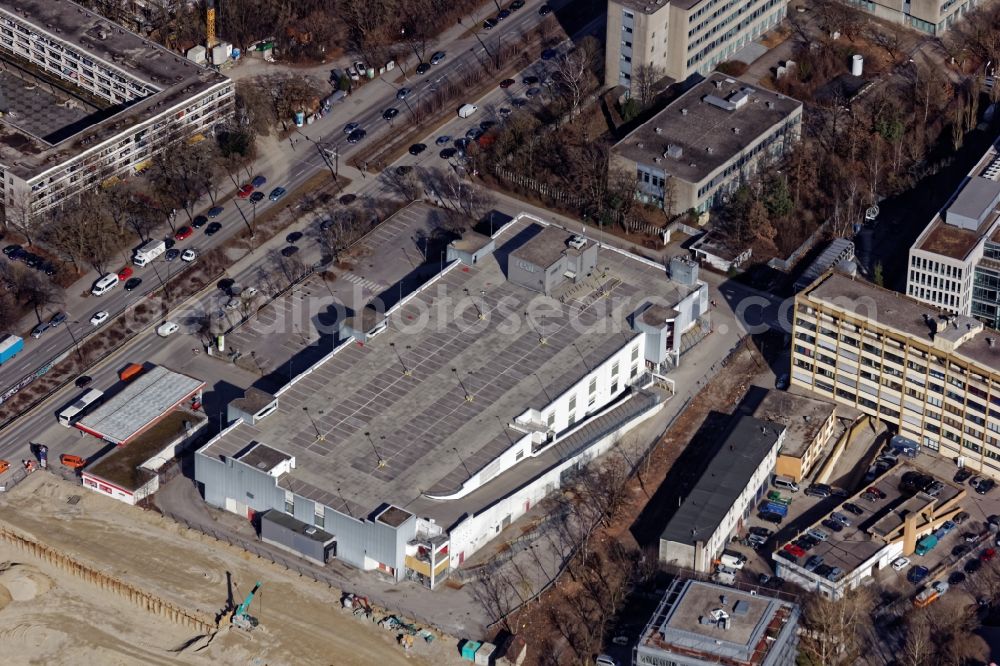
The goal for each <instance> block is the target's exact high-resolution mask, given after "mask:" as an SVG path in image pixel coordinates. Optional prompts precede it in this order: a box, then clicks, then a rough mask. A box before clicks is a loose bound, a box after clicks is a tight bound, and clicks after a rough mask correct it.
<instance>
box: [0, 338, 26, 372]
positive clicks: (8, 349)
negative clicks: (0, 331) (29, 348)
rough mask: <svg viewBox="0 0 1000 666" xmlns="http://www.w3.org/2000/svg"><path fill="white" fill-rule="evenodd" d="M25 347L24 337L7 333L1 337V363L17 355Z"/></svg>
mask: <svg viewBox="0 0 1000 666" xmlns="http://www.w3.org/2000/svg"><path fill="white" fill-rule="evenodd" d="M22 349H24V339H23V338H19V337H17V336H16V335H7V336H4V337H3V338H2V339H0V365H3V364H4V363H6V362H7V361H9V360H10V359H12V358H14V357H15V356H17V353H18V352H19V351H21V350H22Z"/></svg>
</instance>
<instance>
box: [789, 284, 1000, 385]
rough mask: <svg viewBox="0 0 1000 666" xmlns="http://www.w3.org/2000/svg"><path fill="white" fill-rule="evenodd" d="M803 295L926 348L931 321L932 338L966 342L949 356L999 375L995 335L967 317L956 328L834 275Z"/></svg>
mask: <svg viewBox="0 0 1000 666" xmlns="http://www.w3.org/2000/svg"><path fill="white" fill-rule="evenodd" d="M803 293H804V294H807V295H808V297H809V299H810V300H813V301H816V302H817V303H823V304H825V305H827V306H829V307H832V308H834V309H839V310H842V311H844V312H846V313H849V314H852V315H854V316H856V317H863V318H867V319H871V320H872V321H875V322H877V323H878V324H879V325H880V326H883V327H885V328H887V329H889V330H892V331H896V332H897V333H899V334H901V335H904V336H907V337H909V338H912V339H913V340H914V341H917V342H920V343H923V344H924V345H928V346H933V340H932V337H931V324H929V323H928V322H929V321H930V320H933V322H934V324H933V325H934V326H935V329H936V330H937V333H936V335H938V336H942V337H944V338H947V339H949V340H952V341H956V340H961V339H962V338H966V339H965V340H964V342H961V344H960V345H959V346H958V347H957V349H955V351H954V352H952V353H953V354H954V355H955V356H960V357H964V358H965V359H967V360H969V361H971V362H973V363H978V364H980V365H982V366H983V367H984V368H988V369H990V370H993V371H995V372H998V371H1000V341H998V340H997V337H998V336H997V333H996V332H995V331H988V330H987V329H985V328H984V327H983V325H982V324H981V323H980V322H978V321H976V320H974V319H971V318H969V317H959V318H958V319H957V320H956V323H957V324H958V327H957V328H956V327H955V326H953V325H949V324H946V323H945V322H944V321H943V320H941V319H939V318H938V312H937V310H935V309H934V308H933V307H931V306H929V305H926V304H924V303H920V302H919V301H915V300H913V299H911V298H909V297H907V296H904V295H903V294H901V293H899V292H896V291H890V290H888V289H883V288H881V287H877V286H875V285H874V284H872V283H870V282H866V281H864V280H862V279H857V278H850V277H848V276H846V275H843V274H842V273H838V272H836V271H834V272H831V273H830V274H829V275H827V276H826V277H824V278H822V280H821V281H819V282H817V283H816V284H815V285H814V286H813V287H812V288H811V289H807V290H806V291H805V292H803ZM990 339H993V340H994V341H995V344H994V345H993V346H990V344H989V342H987V340H990Z"/></svg>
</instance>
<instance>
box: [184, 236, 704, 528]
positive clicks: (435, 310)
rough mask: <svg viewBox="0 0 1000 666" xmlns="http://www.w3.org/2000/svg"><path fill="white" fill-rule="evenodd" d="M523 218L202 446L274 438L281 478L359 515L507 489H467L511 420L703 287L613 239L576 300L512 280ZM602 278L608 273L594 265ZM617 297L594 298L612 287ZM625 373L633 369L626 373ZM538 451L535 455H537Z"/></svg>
mask: <svg viewBox="0 0 1000 666" xmlns="http://www.w3.org/2000/svg"><path fill="white" fill-rule="evenodd" d="M540 226H541V225H539V224H537V223H534V222H533V221H532V220H531V219H530V218H521V219H518V220H517V221H515V222H512V223H511V224H510V225H508V226H507V227H506V228H505V229H504V230H503V231H502V232H500V233H499V234H498V235H497V250H496V252H495V253H494V254H492V255H490V256H487V257H484V258H481V259H480V260H479V261H478V263H477V264H476V265H475V266H464V265H461V264H458V263H453V264H451V265H449V266H448V267H446V268H445V270H444V272H443V273H442V274H441V275H440V276H439V277H437V278H436V279H435V280H433V281H431V282H430V283H428V284H426V285H425V286H424V287H423V288H422V290H421V291H419V292H417V293H415V294H414V295H413V296H412V298H410V299H408V300H404V303H403V305H402V306H401V307H400V308H398V309H396V310H395V311H393V312H391V313H390V317H389V326H388V329H387V330H386V331H384V332H382V333H379V334H378V335H376V336H374V337H372V338H370V339H369V340H368V341H367V342H365V343H364V344H363V345H361V344H357V343H350V344H345V345H343V346H341V347H339V348H338V351H337V352H336V353H335V354H333V355H332V356H330V357H329V358H328V360H326V361H325V362H322V363H320V364H318V365H316V366H314V367H313V368H312V369H311V371H309V372H308V373H307V374H304V375H302V376H300V377H299V378H298V379H297V381H296V382H295V383H294V384H293V385H292V386H290V387H288V388H287V389H285V390H283V392H282V393H281V395H280V397H279V407H278V410H277V411H276V412H274V413H273V414H271V415H270V416H268V417H266V418H264V419H263V420H261V421H259V422H258V423H257V424H256V426H253V427H252V426H249V425H247V424H240V425H239V426H237V427H235V428H234V429H232V430H231V431H230V432H228V433H227V434H226V435H224V436H223V437H221V438H219V439H218V440H216V441H215V442H213V443H212V444H211V445H210V446H208V447H207V448H205V449H203V450H202V454H203V455H207V456H212V457H229V456H234V455H236V454H237V453H238V452H240V451H242V450H244V449H246V448H247V447H248V446H249V445H250V444H251V443H253V442H263V443H265V444H270V445H273V446H274V447H275V448H277V449H280V450H281V451H284V452H287V453H288V454H290V455H292V456H294V457H295V458H296V467H295V469H294V470H292V471H291V472H289V473H288V474H285V475H283V476H282V477H281V479H280V481H279V484H280V485H281V486H282V487H285V488H287V489H289V490H292V491H293V492H295V493H296V494H299V495H302V496H305V497H308V498H310V499H313V500H315V501H318V502H320V503H323V504H325V505H326V506H329V507H332V508H334V509H337V510H343V511H345V512H347V513H350V514H351V515H355V516H360V515H368V514H369V513H370V512H372V511H374V510H375V509H376V508H377V507H379V506H381V505H382V504H383V503H388V504H392V505H395V506H399V507H402V508H405V509H407V510H411V509H412V508H413V507H414V506H418V505H419V506H420V507H421V511H420V512H421V515H427V516H429V517H436V518H437V519H439V520H440V521H441V522H446V520H448V519H452V518H454V517H457V516H459V515H461V513H463V512H466V511H473V510H475V509H476V508H477V507H478V506H485V505H488V504H489V503H490V502H492V501H494V500H495V499H497V498H498V497H501V496H503V493H504V492H506V491H507V490H509V488H508V486H509V484H507V482H506V480H505V477H507V476H508V475H511V474H512V473H513V474H514V475H516V474H517V472H515V470H518V469H519V467H523V468H524V469H527V466H528V464H529V463H531V462H532V461H531V460H530V459H526V460H524V461H523V462H522V463H520V464H519V465H515V467H514V470H511V471H510V472H505V473H503V474H501V475H500V478H499V479H492V480H489V482H484V483H485V485H483V486H481V487H480V489H479V490H477V491H475V492H474V493H473V494H472V495H474V496H475V503H476V505H477V506H472V505H471V504H472V501H471V500H472V496H469V497H467V498H466V499H464V500H455V501H443V500H442V501H435V500H431V499H429V497H428V496H429V495H437V496H441V495H447V494H449V493H453V492H455V491H457V490H458V489H459V488H460V487H461V484H462V483H463V482H464V481H465V480H467V479H468V478H469V477H470V476H471V475H474V474H477V473H480V472H481V473H482V474H483V475H484V476H486V478H487V479H489V478H490V477H491V475H492V474H493V473H491V472H490V471H489V466H490V465H491V463H493V462H494V461H495V460H496V458H497V456H499V455H500V454H501V453H502V452H504V451H506V450H508V449H509V448H510V447H511V446H512V445H513V443H514V442H516V441H517V439H519V438H520V437H523V435H524V432H523V431H522V430H517V429H514V428H512V427H511V425H510V424H511V423H512V422H513V421H514V419H515V418H516V417H518V416H519V415H521V414H523V413H524V412H525V411H526V410H528V409H529V408H543V407H545V406H546V405H548V404H549V403H550V402H551V401H552V400H553V399H555V398H556V397H557V396H559V395H560V394H561V393H563V392H564V391H566V390H567V389H568V388H570V387H571V386H573V385H574V384H575V383H577V382H578V381H580V378H581V377H583V376H584V375H586V374H587V372H588V369H589V368H593V367H595V366H596V365H597V364H599V363H601V362H603V361H605V360H606V359H607V358H608V357H609V356H611V355H612V354H613V353H615V352H617V351H618V350H620V349H622V348H623V347H625V346H626V345H627V344H629V343H630V341H632V340H634V338H635V337H636V336H637V335H638V333H636V332H635V331H633V330H632V328H631V327H630V325H629V322H628V319H627V318H628V316H629V315H631V314H632V313H634V312H636V311H637V310H639V309H640V307H642V306H643V305H644V304H646V303H648V302H650V300H651V299H652V300H656V299H659V300H660V301H662V302H667V303H674V302H677V301H678V300H679V299H681V298H682V297H684V296H686V295H688V294H689V293H690V292H691V288H689V287H682V286H679V285H677V284H676V283H673V282H671V281H670V280H669V279H668V278H667V277H666V275H665V270H664V269H663V268H662V267H659V266H657V265H655V264H652V263H651V262H646V261H642V260H639V259H637V258H634V257H632V256H631V255H626V254H624V253H621V252H618V251H615V250H612V249H608V248H602V249H601V250H600V253H599V254H598V263H597V270H596V271H595V276H594V282H593V284H591V283H588V282H581V283H580V285H579V286H581V289H580V290H578V291H577V293H576V294H575V295H574V297H573V298H567V299H565V301H564V302H560V301H559V300H558V299H553V298H549V297H546V296H543V295H541V294H539V293H537V292H535V291H531V290H528V289H526V288H524V287H521V286H518V285H517V284H514V283H512V282H509V281H507V280H506V277H505V273H506V262H507V261H508V256H509V255H510V253H511V252H512V251H513V250H514V249H515V248H517V247H519V246H520V245H521V244H523V243H524V242H526V241H527V240H528V239H529V238H530V237H533V236H534V235H535V234H537V233H538V232H539V231H541V229H540ZM598 272H599V273H600V275H599V276H598V275H596V273H598ZM609 284H610V285H613V286H612V287H611V291H610V293H609V294H607V297H606V298H588V296H589V295H590V290H591V289H597V288H598V287H602V288H605V289H607V288H609V287H608V285H609ZM627 372H628V371H627V370H625V369H623V373H626V375H625V376H626V379H627ZM536 460H537V459H536Z"/></svg>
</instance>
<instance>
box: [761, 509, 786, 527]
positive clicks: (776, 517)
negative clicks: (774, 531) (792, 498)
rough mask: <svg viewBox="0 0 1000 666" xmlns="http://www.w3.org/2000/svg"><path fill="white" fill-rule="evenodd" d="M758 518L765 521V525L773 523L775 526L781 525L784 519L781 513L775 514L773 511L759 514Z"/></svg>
mask: <svg viewBox="0 0 1000 666" xmlns="http://www.w3.org/2000/svg"><path fill="white" fill-rule="evenodd" d="M757 517H758V518H760V519H761V520H763V521H764V522H765V523H773V524H775V525H780V524H781V521H782V520H783V517H782V515H781V514H780V513H774V512H773V511H761V512H760V513H759V514H757Z"/></svg>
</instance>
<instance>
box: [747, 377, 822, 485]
mask: <svg viewBox="0 0 1000 666" xmlns="http://www.w3.org/2000/svg"><path fill="white" fill-rule="evenodd" d="M753 415H754V416H755V417H757V418H758V419H762V420H764V421H770V422H772V423H776V424H778V425H781V426H784V428H785V438H784V441H783V442H782V443H781V449H780V450H779V451H778V458H777V460H776V461H775V464H774V473H775V474H780V475H782V476H787V477H790V478H792V479H794V480H795V482H796V483H801V482H802V480H803V479H804V478H805V477H806V476H808V475H809V473H810V472H811V471H812V469H813V466H815V464H816V463H817V462H819V459H820V454H821V453H822V452H823V449H824V447H825V446H826V445H827V443H828V442H829V441H830V438H831V437H832V436H833V430H834V426H835V425H836V415H837V404H836V403H834V402H830V401H826V400H817V399H816V398H810V397H808V396H804V395H796V394H795V393H789V392H787V391H768V392H767V395H766V396H764V399H763V400H761V401H760V404H759V405H757V408H756V409H755V410H754V412H753Z"/></svg>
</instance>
